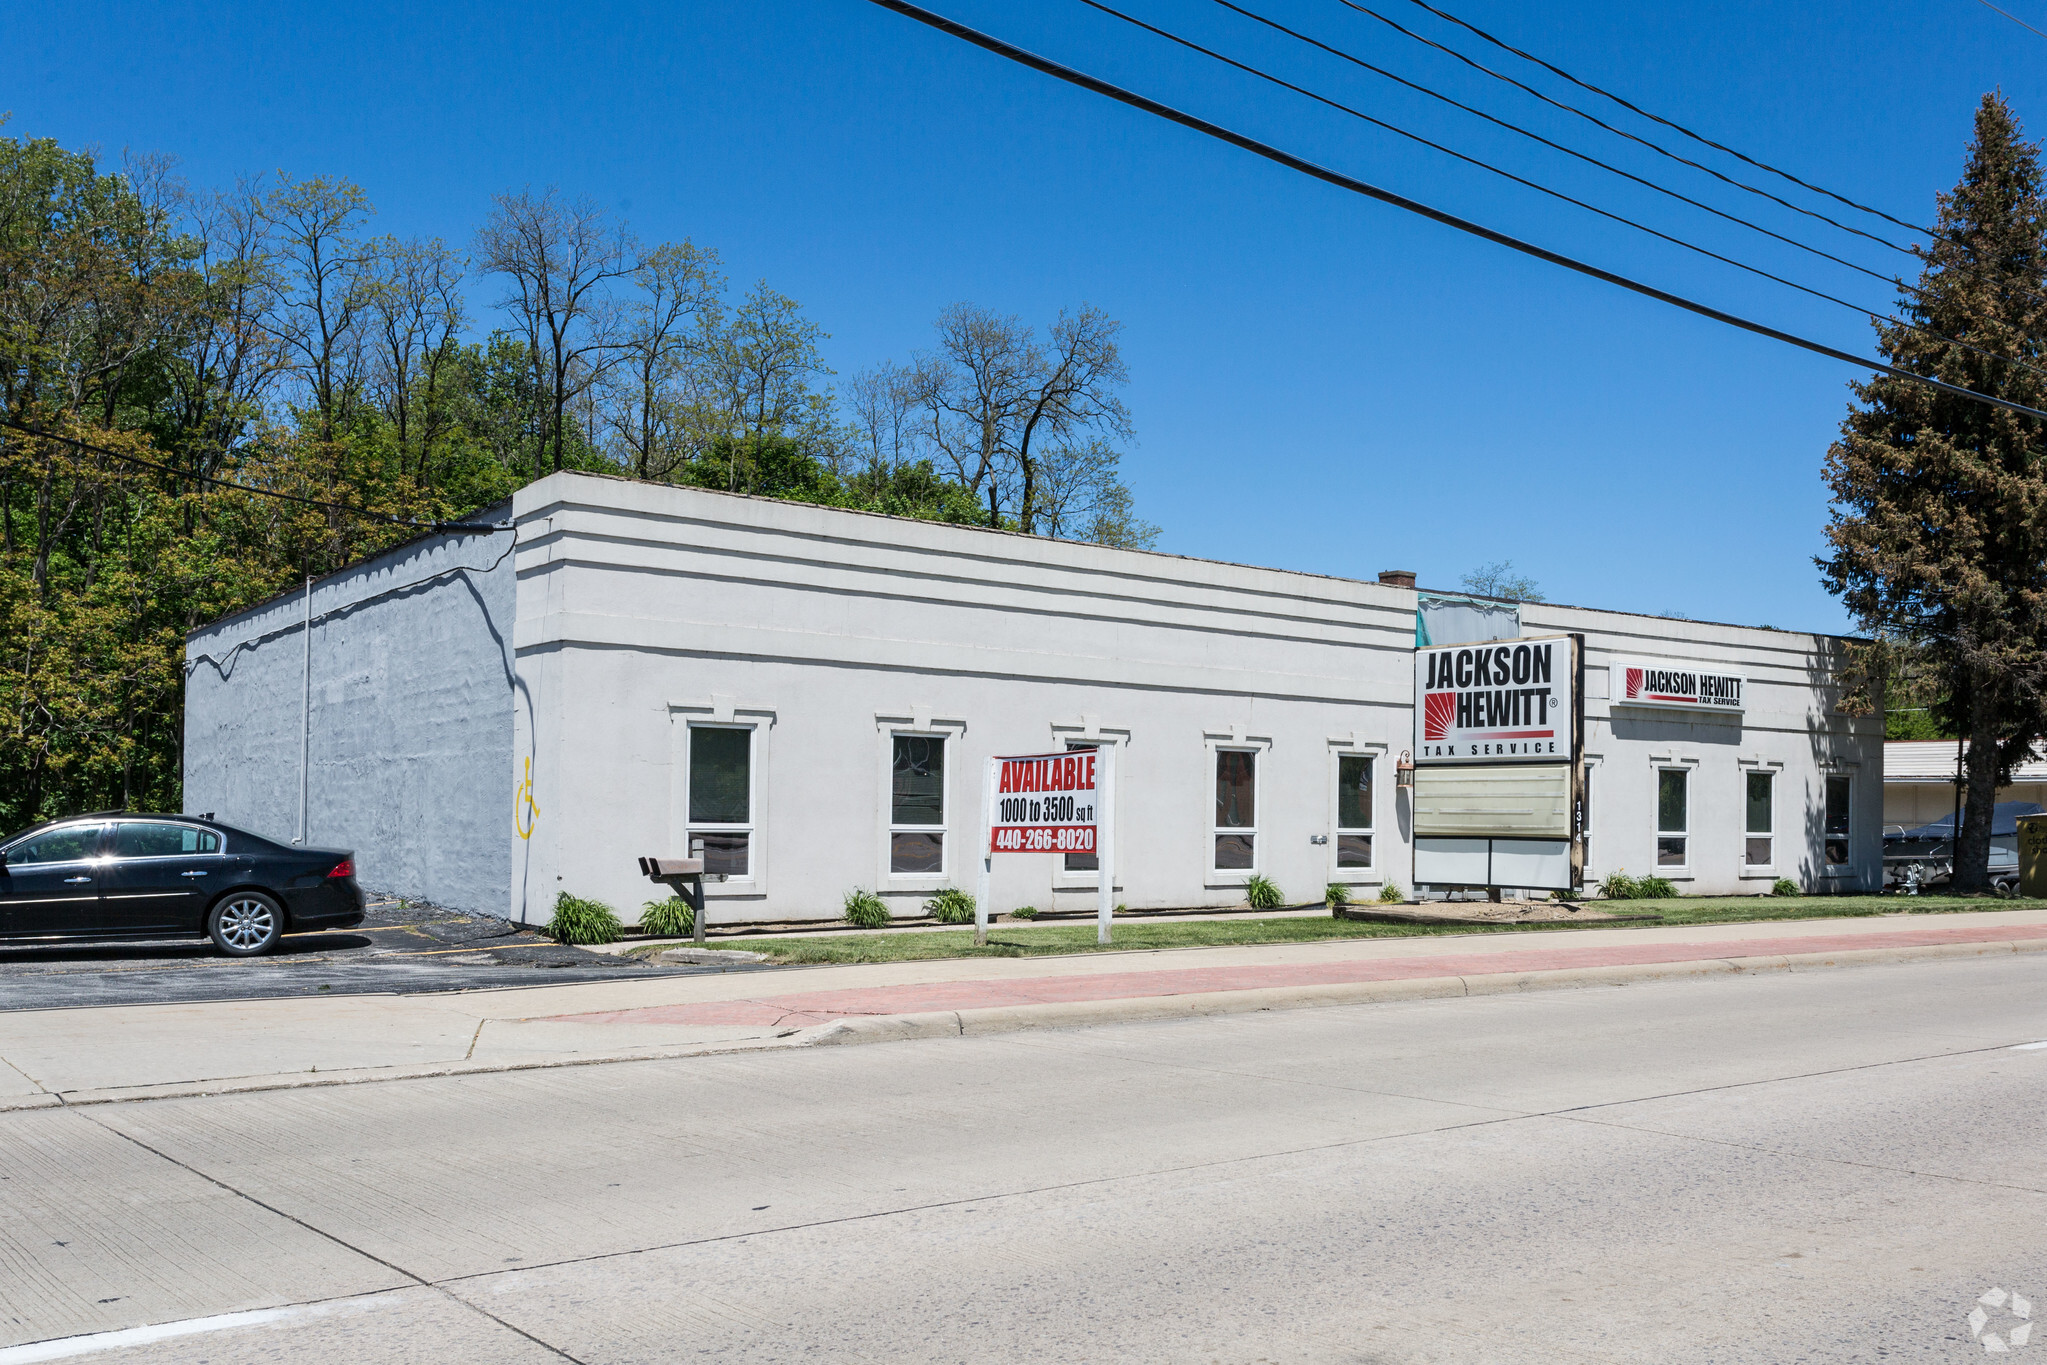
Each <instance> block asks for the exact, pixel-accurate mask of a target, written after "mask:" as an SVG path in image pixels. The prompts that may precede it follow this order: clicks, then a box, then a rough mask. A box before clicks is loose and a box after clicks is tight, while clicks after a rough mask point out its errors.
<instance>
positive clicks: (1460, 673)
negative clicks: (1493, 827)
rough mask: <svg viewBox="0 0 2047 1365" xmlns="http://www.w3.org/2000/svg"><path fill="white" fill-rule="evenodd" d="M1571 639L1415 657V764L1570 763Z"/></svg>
mask: <svg viewBox="0 0 2047 1365" xmlns="http://www.w3.org/2000/svg"><path fill="white" fill-rule="evenodd" d="M1571 644H1572V641H1571V637H1570V636H1568V635H1549V636H1539V637H1537V638H1535V639H1530V640H1505V641H1494V642H1488V643H1485V644H1470V645H1441V646H1437V647H1434V648H1429V649H1418V650H1416V651H1415V654H1414V696H1415V708H1414V729H1415V735H1414V761H1415V762H1416V763H1568V762H1570V761H1571V757H1572V754H1571V743H1572V725H1573V723H1574V721H1575V718H1576V715H1577V711H1578V707H1577V698H1576V696H1575V694H1574V691H1573V688H1574V686H1575V683H1576V679H1577V666H1576V661H1575V656H1574V655H1573V653H1572V648H1571Z"/></svg>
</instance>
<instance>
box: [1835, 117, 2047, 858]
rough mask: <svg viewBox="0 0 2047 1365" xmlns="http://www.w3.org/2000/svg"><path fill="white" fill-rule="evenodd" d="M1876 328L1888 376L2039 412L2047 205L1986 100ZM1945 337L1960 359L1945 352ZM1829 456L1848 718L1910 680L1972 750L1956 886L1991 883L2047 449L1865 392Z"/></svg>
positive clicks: (2044, 543) (2034, 432)
mask: <svg viewBox="0 0 2047 1365" xmlns="http://www.w3.org/2000/svg"><path fill="white" fill-rule="evenodd" d="M1937 227H1938V232H1937V235H1936V236H1935V238H1934V240H1933V243H1932V245H1931V246H1930V247H1927V248H1924V249H1922V252H1921V255H1922V258H1923V261H1924V264H1923V267H1922V269H1921V272H1920V276H1919V280H1918V283H1917V285H1916V286H1912V287H1907V288H1905V289H1904V291H1903V294H1902V297H1901V299H1900V302H1899V307H1900V309H1901V310H1902V315H1903V316H1904V317H1905V318H1906V320H1907V321H1909V322H1911V323H1912V324H1915V326H1912V327H1904V326H1898V325H1895V324H1882V325H1880V326H1879V327H1878V328H1877V340H1878V345H1879V348H1880V349H1881V351H1882V352H1883V354H1884V356H1885V357H1886V358H1887V359H1888V360H1889V361H1890V362H1891V363H1892V364H1893V365H1895V366H1897V367H1898V368H1900V369H1903V370H1907V371H1909V372H1911V373H1913V374H1918V375H1925V376H1929V377H1934V378H1939V379H1943V380H1945V381H1947V382H1948V383H1950V384H1958V385H1961V386H1963V387H1966V388H1969V389H1974V390H1977V391H1980V392H1983V393H1988V394H1994V395H1997V396H1999V397H2002V398H2007V399H2011V400H2013V401H2016V402H2019V403H2023V404H2025V405H2027V406H2029V407H2042V406H2047V358H2043V355H2042V352H2043V349H2047V348H2043V345H2042V340H2043V332H2047V326H2043V324H2047V201H2043V198H2042V183H2041V171H2040V161H2039V150H2038V148H2037V147H2036V146H2035V145H2034V144H2031V143H2028V142H2026V141H2025V140H2024V138H2023V135H2022V133H2021V130H2020V128H2019V125H2018V121H2017V119H2016V118H2015V117H2014V116H2013V114H2012V112H2011V110H2010V108H2009V107H2008V106H2007V105H2006V104H2005V103H2004V101H2003V100H2002V99H2000V98H1998V97H1997V96H1994V95H1990V96H1985V97H1984V99H1983V102H1982V104H1981V106H1980V107H1979V108H1978V109H1977V112H1976V124H1975V138H1974V141H1973V143H1972V144H1971V146H1970V148H1969V151H1968V157H1967V164H1966V166H1965V168H1964V170H1963V172H1962V177H1961V180H1960V182H1959V183H1958V184H1957V185H1956V186H1955V188H1954V190H1953V191H1952V192H1951V193H1948V194H1944V195H1942V196H1940V204H1939V219H1938V223H1937ZM1943 338H1961V339H1965V341H1966V344H1964V341H1961V340H1956V341H1950V340H1944V339H1943ZM1853 387H1854V391H1855V396H1856V400H1857V401H1856V402H1855V404H1854V405H1853V406H1852V407H1851V408H1850V411H1849V413H1848V416H1847V419H1846V420H1845V421H1844V422H1843V423H1842V425H1841V436H1840V439H1839V440H1837V441H1836V442H1835V443H1834V444H1833V446H1832V447H1831V448H1830V449H1829V451H1828V452H1827V460H1826V466H1825V476H1826V481H1827V485H1828V487H1829V489H1830V490H1831V491H1832V493H1833V499H1834V508H1833V514H1832V517H1831V521H1830V524H1829V526H1828V528H1827V539H1828V542H1829V545H1830V553H1829V554H1828V555H1827V556H1826V557H1825V558H1823V559H1821V560H1820V561H1819V563H1820V568H1821V570H1822V573H1823V575H1824V578H1825V581H1826V584H1827V587H1828V588H1829V590H1830V591H1832V592H1833V593H1835V594H1836V595H1837V596H1839V597H1840V598H1841V600H1842V601H1843V603H1844V604H1846V606H1847V607H1848V609H1849V610H1850V611H1851V612H1852V613H1853V614H1854V615H1855V617H1856V619H1857V620H1858V621H1859V622H1861V624H1862V626H1863V628H1864V629H1865V630H1866V631H1868V632H1869V634H1870V636H1871V637H1872V638H1871V640H1870V642H1869V643H1868V644H1866V645H1864V646H1861V647H1860V648H1859V650H1858V655H1857V659H1856V663H1855V672H1854V673H1853V675H1852V676H1851V677H1850V679H1849V682H1850V691H1849V697H1848V701H1847V703H1846V704H1847V705H1848V706H1849V707H1851V708H1852V709H1862V710H1868V709H1872V708H1873V707H1874V706H1876V705H1877V704H1878V699H1879V698H1880V697H1881V696H1882V695H1883V692H1884V689H1886V688H1887V687H1888V686H1889V685H1890V684H1889V679H1890V678H1891V677H1892V676H1894V675H1901V674H1904V673H1906V672H1907V671H1908V670H1909V672H1910V674H1911V680H1912V688H1913V692H1914V694H1916V695H1917V696H1919V697H1921V698H1923V703H1924V705H1925V706H1926V707H1927V708H1928V710H1927V712H1926V715H1927V717H1928V719H1929V720H1930V721H1931V722H1932V727H1933V728H1938V729H1941V730H1944V731H1945V732H1946V733H1949V734H1960V735H1962V736H1964V737H1966V738H1967V740H1968V741H1969V754H1968V763H1967V771H1966V783H1967V792H1968V812H1969V813H1968V815H1967V817H1966V820H1965V823H1964V834H1963V838H1962V841H1961V845H1960V847H1959V849H1958V850H1957V852H1958V865H1957V869H1956V876H1957V885H1958V886H1959V887H1961V888H1963V889H1975V890H1980V889H1982V888H1983V887H1984V886H1986V885H1987V878H1988V873H1987V865H1988V858H1989V848H1990V845H1989V841H1990V813H1991V807H1992V804H1993V803H1994V801H1995V799H1996V788H1997V787H1998V786H1999V785H2000V784H2002V783H2004V782H2007V781H2009V780H2010V774H2011V768H2012V766H2013V764H2015V763H2016V762H2018V761H2019V760H2020V759H2021V758H2023V757H2024V756H2025V755H2026V754H2027V753H2028V752H2029V750H2030V749H2031V748H2032V745H2033V743H2034V741H2035V740H2037V739H2038V738H2039V737H2040V736H2041V734H2042V733H2043V729H2047V471H2043V470H2042V467H2041V458H2042V455H2043V453H2047V433H2043V431H2042V429H2041V423H2040V422H2039V421H2038V420H2037V419H2035V418H2030V417H2026V416H2024V415H2022V414H2020V413H2016V412H2012V411H2009V410H2007V409H2003V408H1997V407H1992V406H1990V405H1988V404H1984V403H1979V402H1973V401H1971V400H1968V399H1965V398H1961V397H1958V396H1956V395H1953V394H1948V393H1943V392H1941V391H1939V390H1936V389H1932V388H1929V387H1927V386H1926V385H1923V384H1915V383H1912V382H1910V381H1909V380H1904V379H1899V378H1895V377H1891V376H1878V377H1876V378H1873V379H1871V380H1869V381H1868V382H1866V383H1859V384H1856V385H1854V386H1853Z"/></svg>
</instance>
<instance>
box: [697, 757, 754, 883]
mask: <svg viewBox="0 0 2047 1365" xmlns="http://www.w3.org/2000/svg"><path fill="white" fill-rule="evenodd" d="M689 856H690V857H692V858H702V859H703V860H704V874H705V875H706V876H723V877H735V878H744V877H751V876H752V875H753V727H752V726H750V725H749V726H737V725H698V724H696V723H694V722H692V723H691V725H690V727H689Z"/></svg>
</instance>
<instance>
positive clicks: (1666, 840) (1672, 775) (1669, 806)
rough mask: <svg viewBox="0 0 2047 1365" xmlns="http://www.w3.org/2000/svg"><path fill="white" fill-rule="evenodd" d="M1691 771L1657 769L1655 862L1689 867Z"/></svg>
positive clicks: (1665, 865)
mask: <svg viewBox="0 0 2047 1365" xmlns="http://www.w3.org/2000/svg"><path fill="white" fill-rule="evenodd" d="M1690 777H1691V774H1690V773H1688V772H1686V771H1685V770H1684V769H1683V768H1658V769H1657V770H1656V865H1657V866H1658V867H1684V866H1686V863H1685V857H1686V846H1687V844H1689V842H1690V840H1688V839H1687V838H1686V837H1685V836H1686V834H1687V833H1688V832H1689V830H1690V828H1691V825H1690V821H1691V811H1690V809H1689V805H1690V803H1689V801H1688V799H1687V798H1688V797H1689V796H1690V791H1689V787H1690V781H1689V779H1690Z"/></svg>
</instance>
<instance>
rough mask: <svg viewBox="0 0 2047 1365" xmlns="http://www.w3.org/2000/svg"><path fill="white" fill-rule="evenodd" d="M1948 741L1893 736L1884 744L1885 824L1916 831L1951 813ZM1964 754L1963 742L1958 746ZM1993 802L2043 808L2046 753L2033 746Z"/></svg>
mask: <svg viewBox="0 0 2047 1365" xmlns="http://www.w3.org/2000/svg"><path fill="white" fill-rule="evenodd" d="M1955 746H1956V741H1954V740H1952V739H1893V740H1888V741H1886V742H1885V744H1884V827H1885V828H1886V829H1889V830H1892V831H1894V832H1895V831H1897V830H1900V829H1916V828H1917V827H1918V826H1920V825H1926V824H1931V823H1933V822H1934V821H1935V820H1951V819H1953V818H1954V813H1955V765H1956V754H1955ZM1961 748H1962V752H1963V753H1964V754H1966V753H1967V752H1968V745H1966V744H1964V745H1962V746H1961ZM1997 800H1998V801H1999V802H2005V801H2035V802H2038V803H2039V804H2041V805H2043V806H2047V754H2042V753H2041V752H2040V751H2039V750H2038V749H2035V750H2034V751H2033V754H2032V756H2031V757H2030V758H2028V759H2027V760H2026V761H2025V762H2024V763H2021V764H2020V765H2019V766H2018V767H2017V768H2015V769H2014V770H2013V771H2012V775H2011V785H2010V786H2006V787H1999V788H1998V789H1997Z"/></svg>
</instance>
